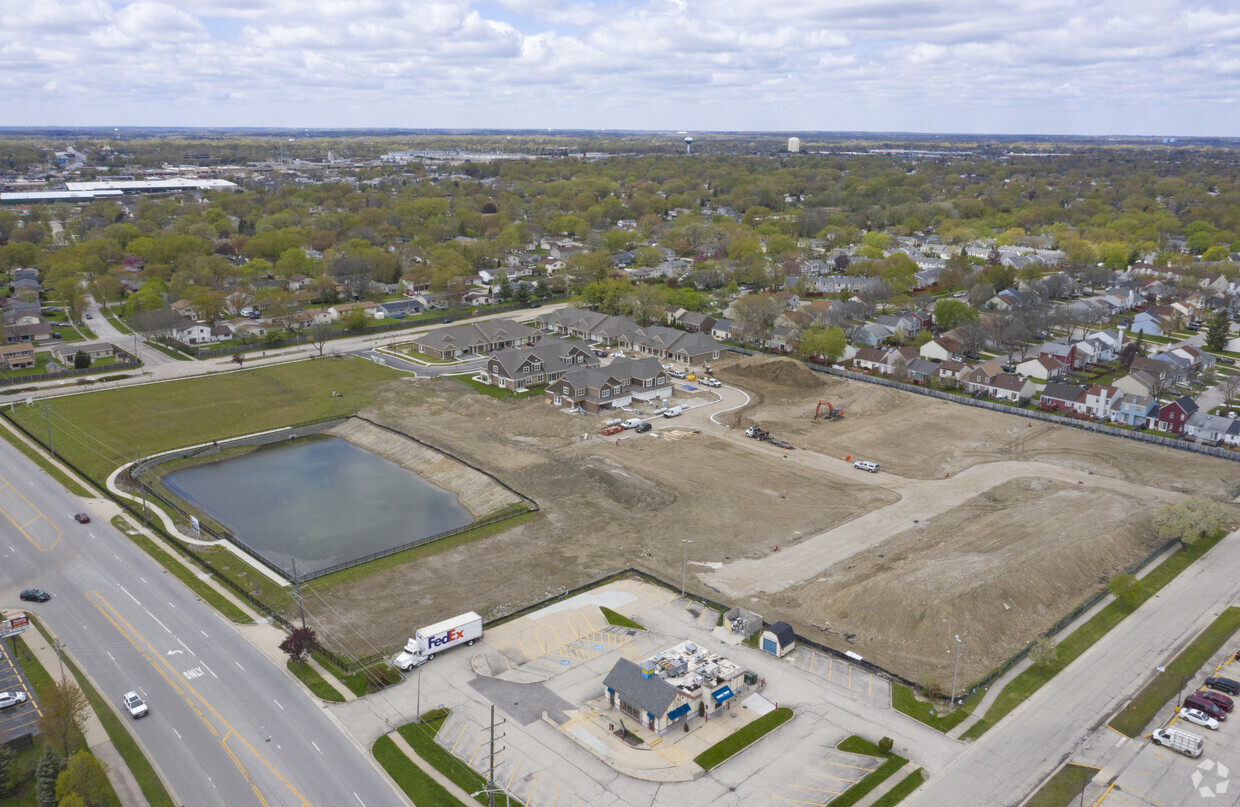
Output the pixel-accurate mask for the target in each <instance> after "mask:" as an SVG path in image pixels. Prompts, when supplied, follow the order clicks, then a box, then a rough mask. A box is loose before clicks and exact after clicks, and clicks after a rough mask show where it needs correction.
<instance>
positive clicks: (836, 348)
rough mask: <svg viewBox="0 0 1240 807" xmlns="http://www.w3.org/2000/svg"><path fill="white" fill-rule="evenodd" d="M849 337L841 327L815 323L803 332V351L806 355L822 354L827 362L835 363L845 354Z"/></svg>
mask: <svg viewBox="0 0 1240 807" xmlns="http://www.w3.org/2000/svg"><path fill="white" fill-rule="evenodd" d="M847 345H848V339H847V338H846V337H845V336H844V331H843V329H841V328H828V327H825V326H822V325H815V326H814V327H812V328H807V329H805V330H804V331H802V332H801V352H802V353H803V354H805V355H806V356H810V357H812V356H821V357H822V359H823V360H824V361H825V362H827V364H834V363H835V362H837V361H839V360H840V357H841V356H843V355H844V349H845V348H846V347H847Z"/></svg>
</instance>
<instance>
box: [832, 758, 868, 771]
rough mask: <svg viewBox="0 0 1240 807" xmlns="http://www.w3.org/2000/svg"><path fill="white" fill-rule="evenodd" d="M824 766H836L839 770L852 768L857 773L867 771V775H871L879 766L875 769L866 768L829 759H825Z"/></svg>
mask: <svg viewBox="0 0 1240 807" xmlns="http://www.w3.org/2000/svg"><path fill="white" fill-rule="evenodd" d="M822 764H823V765H834V766H835V767H837V768H852V769H853V770H855V771H865V772H866V773H870V772H872V771H873V770H874V768H877V767H878V766H877V765H875V766H874V767H873V768H870V767H866V766H865V765H849V764H847V763H844V762H832V761H831V760H829V759H824V760H823V761H822Z"/></svg>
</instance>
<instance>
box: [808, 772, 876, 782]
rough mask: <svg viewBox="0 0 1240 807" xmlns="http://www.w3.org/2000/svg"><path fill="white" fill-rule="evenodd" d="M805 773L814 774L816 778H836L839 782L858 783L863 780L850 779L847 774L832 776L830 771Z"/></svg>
mask: <svg viewBox="0 0 1240 807" xmlns="http://www.w3.org/2000/svg"><path fill="white" fill-rule="evenodd" d="M805 775H806V776H813V777H814V778H816V779H834V780H835V781H837V782H853V783H856V782H860V781H861V779H849V778H848V777H847V776H832V775H831V774H829V773H814V772H813V771H806V772H805ZM861 778H862V779H864V778H865V777H864V776H863V777H861Z"/></svg>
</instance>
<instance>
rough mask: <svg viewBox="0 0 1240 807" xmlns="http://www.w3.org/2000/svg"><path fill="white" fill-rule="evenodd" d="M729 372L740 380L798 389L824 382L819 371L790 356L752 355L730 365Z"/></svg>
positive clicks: (808, 387)
mask: <svg viewBox="0 0 1240 807" xmlns="http://www.w3.org/2000/svg"><path fill="white" fill-rule="evenodd" d="M727 374H728V376H729V377H734V378H735V379H736V380H737V381H740V382H743V381H750V382H754V381H756V382H759V383H767V384H774V385H775V386H778V387H794V388H796V389H813V388H814V387H818V386H821V385H822V384H823V383H824V379H822V378H821V377H820V376H819V374H818V373H815V372H814V371H813V370H811V369H809V368H808V367H806V366H805V365H804V364H802V363H801V362H799V361H796V360H795V359H788V358H775V359H772V358H767V357H765V356H762V357H758V356H751V357H750V358H748V359H743V360H741V361H739V362H737V363H735V364H733V365H731V366H730V367H728V370H727Z"/></svg>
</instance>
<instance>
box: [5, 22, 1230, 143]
mask: <svg viewBox="0 0 1240 807" xmlns="http://www.w3.org/2000/svg"><path fill="white" fill-rule="evenodd" d="M0 21H2V28H3V35H2V36H0V99H2V100H0V110H2V114H0V125H13V126H23V125H29V126H34V125H108V126H113V125H167V126H299V127H301V126H305V127H354V126H378V127H409V128H435V127H471V128H473V127H478V128H521V129H527V128H588V129H600V128H607V129H655V130H664V129H670V130H673V131H674V130H681V129H683V130H689V131H708V130H737V129H740V130H763V131H792V132H795V131H839V130H866V131H908V132H976V133H1017V134H1019V133H1047V134H1088V135H1102V134H1151V135H1214V136H1237V135H1240V109H1238V108H1237V104H1238V103H1240V3H1238V2H1236V1H1235V0H1201V1H1200V2H1191V0H593V2H590V1H588V0H587V1H585V2H575V1H574V0H162V1H157V0H136V2H106V1H105V0H0Z"/></svg>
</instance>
